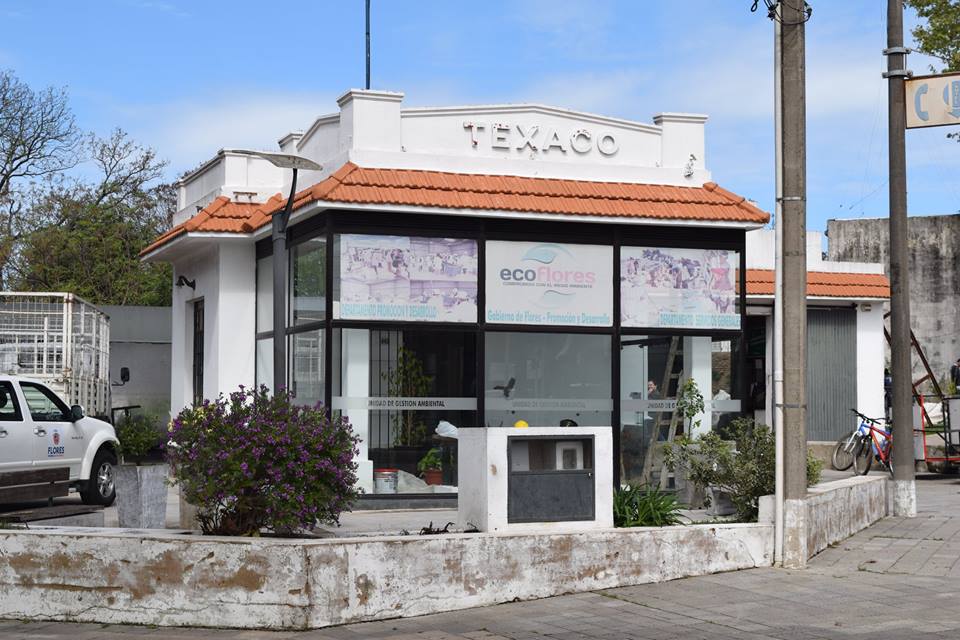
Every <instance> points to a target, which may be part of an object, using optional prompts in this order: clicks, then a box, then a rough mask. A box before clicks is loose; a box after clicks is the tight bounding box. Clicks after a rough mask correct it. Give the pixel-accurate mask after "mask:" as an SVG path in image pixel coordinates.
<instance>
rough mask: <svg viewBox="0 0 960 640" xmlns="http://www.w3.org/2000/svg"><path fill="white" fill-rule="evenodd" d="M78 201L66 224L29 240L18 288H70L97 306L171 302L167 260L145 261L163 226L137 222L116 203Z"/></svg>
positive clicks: (23, 250)
mask: <svg viewBox="0 0 960 640" xmlns="http://www.w3.org/2000/svg"><path fill="white" fill-rule="evenodd" d="M75 204H76V205H77V208H76V212H75V215H71V216H70V219H69V220H67V221H65V222H64V223H63V224H62V225H58V226H55V227H48V228H45V229H40V230H38V231H35V232H34V233H31V234H30V235H28V236H27V237H26V238H24V240H23V243H22V247H21V253H20V257H19V264H20V275H19V277H18V278H17V279H16V285H15V286H16V287H17V288H20V289H25V290H29V291H69V292H71V293H75V294H77V295H79V296H81V297H83V298H86V299H87V300H90V301H91V302H93V303H95V304H124V305H146V306H164V305H169V304H170V297H171V281H172V280H171V271H170V265H168V264H157V263H145V262H141V261H140V257H139V255H138V254H139V251H140V249H142V248H143V247H145V246H146V245H148V244H149V243H150V242H152V241H153V240H154V239H155V238H156V237H157V235H159V229H157V228H155V227H153V226H150V225H141V224H138V223H137V222H136V221H135V220H131V219H128V218H126V217H124V216H123V215H122V213H121V212H120V211H118V210H117V209H116V208H112V207H104V206H102V205H101V206H98V205H95V204H82V203H75Z"/></svg>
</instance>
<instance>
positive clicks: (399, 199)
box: [141, 162, 770, 255]
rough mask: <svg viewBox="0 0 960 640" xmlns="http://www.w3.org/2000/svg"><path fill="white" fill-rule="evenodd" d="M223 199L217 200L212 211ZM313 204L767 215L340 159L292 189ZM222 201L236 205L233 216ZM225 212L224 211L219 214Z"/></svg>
mask: <svg viewBox="0 0 960 640" xmlns="http://www.w3.org/2000/svg"><path fill="white" fill-rule="evenodd" d="M221 199H223V200H224V201H225V202H224V203H221V204H220V205H219V208H217V209H214V207H215V206H216V205H217V203H218V202H219V201H220V200H221ZM313 202H330V203H351V204H370V205H398V206H414V207H439V208H450V209H476V210H487V211H513V212H524V213H547V214H557V215H573V216H583V217H585V218H589V217H593V216H605V217H621V218H648V219H658V220H681V221H682V220H695V221H708V222H737V223H743V222H745V223H753V224H766V223H767V221H769V219H770V216H769V214H767V213H766V212H764V211H762V210H761V209H759V208H757V207H756V206H754V205H753V204H751V203H749V202H747V200H746V199H745V198H743V197H741V196H738V195H736V194H734V193H731V192H730V191H727V190H726V189H723V188H721V187H719V186H718V185H717V184H715V183H713V182H708V183H706V184H704V185H703V186H702V187H678V186H672V185H656V184H633V183H627V182H592V181H588V180H561V179H554V178H528V177H519V176H501V175H482V174H467V173H447V172H442V171H424V170H419V169H371V168H364V167H359V166H357V165H355V164H353V163H352V162H348V163H347V164H345V165H344V166H342V167H341V168H340V169H339V170H337V171H336V172H335V173H334V174H333V175H331V176H330V177H328V178H326V179H325V180H323V181H321V182H319V183H317V184H315V185H313V186H311V187H308V188H306V189H304V190H302V191H300V192H298V193H297V194H295V195H294V201H293V208H294V209H299V208H300V207H303V206H305V205H307V204H310V203H313ZM284 203H285V199H284V198H283V197H282V196H280V195H279V194H278V195H276V196H274V197H273V198H271V199H270V200H269V201H268V202H266V203H264V204H263V205H261V206H259V207H257V206H256V205H236V204H235V203H229V201H227V200H226V198H225V197H221V198H218V199H217V200H215V201H214V203H212V204H211V205H210V206H208V207H207V208H206V209H204V210H203V211H201V212H200V213H198V214H197V215H196V216H194V217H193V218H191V219H190V220H188V221H187V222H185V223H183V224H182V225H178V226H177V227H174V228H173V229H171V230H170V231H169V232H167V233H166V234H164V235H163V236H161V237H160V238H158V239H157V240H156V241H155V242H154V243H153V244H151V245H150V246H149V247H147V248H146V249H144V251H143V252H142V253H141V255H143V254H145V253H148V252H150V251H153V250H154V249H156V248H158V247H160V246H162V245H163V244H164V243H166V242H169V241H170V240H171V239H173V238H175V237H177V236H178V235H181V234H183V233H186V232H190V231H234V232H237V233H249V232H250V231H253V230H256V229H259V228H260V227H262V226H264V225H266V224H267V223H268V222H269V221H270V216H271V215H272V214H274V213H276V212H277V211H279V210H280V209H281V208H282V207H283V205H284ZM228 205H235V206H239V207H244V211H246V212H247V215H248V217H247V218H246V220H245V221H244V220H243V219H242V216H241V215H240V213H239V211H236V215H233V213H234V211H235V210H233V209H230V207H229V206H228ZM227 210H229V211H230V213H229V214H228V213H225V211H227Z"/></svg>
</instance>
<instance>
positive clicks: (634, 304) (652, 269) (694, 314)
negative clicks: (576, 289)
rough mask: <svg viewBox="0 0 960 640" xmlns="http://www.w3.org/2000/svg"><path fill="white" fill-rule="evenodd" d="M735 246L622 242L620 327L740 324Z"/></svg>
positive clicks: (677, 327) (705, 327) (720, 326)
mask: <svg viewBox="0 0 960 640" xmlns="http://www.w3.org/2000/svg"><path fill="white" fill-rule="evenodd" d="M739 264H740V258H739V254H738V253H737V252H736V251H726V250H722V249H664V248H653V247H623V248H621V250H620V320H621V324H622V325H623V326H624V327H649V328H675V329H739V328H740V313H739V311H738V310H737V291H736V287H735V284H734V283H735V281H736V274H737V267H738V265H739Z"/></svg>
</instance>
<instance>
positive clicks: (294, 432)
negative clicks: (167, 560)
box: [167, 386, 359, 536]
mask: <svg viewBox="0 0 960 640" xmlns="http://www.w3.org/2000/svg"><path fill="white" fill-rule="evenodd" d="M169 437H170V444H169V445H168V447H167V458H168V460H169V462H170V467H171V470H172V475H173V478H174V480H175V481H176V483H177V484H178V485H179V486H180V487H181V489H182V491H183V495H184V497H185V498H186V499H187V501H188V502H190V503H191V504H195V505H197V509H198V512H197V520H198V522H199V523H200V528H201V529H202V530H203V532H204V533H209V534H215V535H252V536H255V535H259V533H260V531H261V530H262V529H266V530H269V531H273V532H274V533H278V534H281V535H293V534H295V533H297V532H299V531H303V530H309V529H312V528H313V527H314V526H316V524H317V523H318V522H320V523H328V524H336V523H337V522H338V520H339V517H340V513H341V512H342V511H343V510H344V509H348V508H349V507H350V504H351V503H352V502H353V501H354V500H355V499H356V498H357V489H356V483H357V463H356V462H355V461H354V458H355V456H356V455H357V443H358V442H359V438H358V437H357V436H356V435H355V434H354V433H353V431H352V429H351V428H350V424H349V423H348V422H347V420H346V419H345V418H340V417H335V418H332V417H331V416H330V414H329V413H327V411H325V410H324V409H322V408H318V407H305V406H300V405H298V404H296V402H295V401H294V400H293V398H292V397H291V396H290V395H289V394H288V393H287V392H286V391H280V392H278V393H276V394H271V393H270V392H269V391H268V390H267V388H266V387H265V386H261V387H260V388H259V389H243V388H242V387H241V389H240V390H239V391H235V392H233V393H231V394H230V396H229V398H225V397H223V396H222V395H221V396H220V397H219V398H217V399H216V400H214V401H213V402H210V401H204V403H203V404H202V405H199V406H195V407H189V408H187V409H184V410H183V411H181V412H180V415H178V416H177V417H176V418H175V419H174V420H173V422H172V423H171V425H170V436H169Z"/></svg>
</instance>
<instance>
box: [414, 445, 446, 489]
mask: <svg viewBox="0 0 960 640" xmlns="http://www.w3.org/2000/svg"><path fill="white" fill-rule="evenodd" d="M417 471H419V472H420V476H421V477H422V478H423V480H424V482H426V483H427V484H443V460H441V459H440V449H439V448H438V447H434V448H433V449H430V451H427V453H426V455H424V456H423V457H422V458H420V462H418V463H417Z"/></svg>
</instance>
